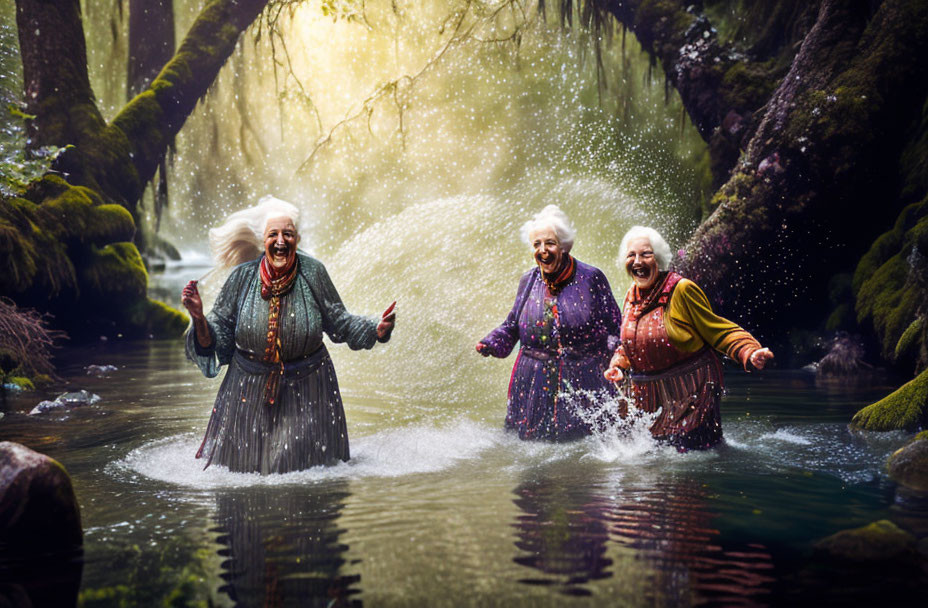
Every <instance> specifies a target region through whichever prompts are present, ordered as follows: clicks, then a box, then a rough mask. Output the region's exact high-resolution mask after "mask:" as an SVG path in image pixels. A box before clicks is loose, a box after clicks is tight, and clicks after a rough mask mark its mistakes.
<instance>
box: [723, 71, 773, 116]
mask: <svg viewBox="0 0 928 608" xmlns="http://www.w3.org/2000/svg"><path fill="white" fill-rule="evenodd" d="M774 68H775V66H774V64H773V62H770V63H747V62H736V63H734V64H732V65H731V67H729V68H728V70H727V71H726V72H725V74H724V75H723V76H722V86H721V87H720V90H721V93H722V95H723V96H724V99H725V103H726V104H727V105H728V106H729V107H730V108H733V109H735V110H740V111H742V112H744V111H748V110H751V111H753V110H756V109H757V108H759V107H761V106H763V105H764V104H765V103H766V102H767V100H768V99H770V95H771V94H772V93H773V91H774V90H776V87H777V86H778V85H779V79H780V76H779V75H775V74H774Z"/></svg>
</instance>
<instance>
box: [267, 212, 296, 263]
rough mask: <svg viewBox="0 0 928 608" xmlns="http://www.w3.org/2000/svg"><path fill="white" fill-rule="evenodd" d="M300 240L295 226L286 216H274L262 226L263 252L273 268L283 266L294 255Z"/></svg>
mask: <svg viewBox="0 0 928 608" xmlns="http://www.w3.org/2000/svg"><path fill="white" fill-rule="evenodd" d="M299 242H300V236H299V234H297V231H296V226H294V225H293V220H291V219H290V218H288V217H275V218H271V219H269V220H268V221H267V226H266V227H265V228H264V254H265V255H266V256H267V260H268V261H269V262H270V263H271V265H272V266H274V267H275V268H283V267H285V266H287V265H288V264H289V263H290V260H292V259H293V257H294V256H296V245H297V243H299Z"/></svg>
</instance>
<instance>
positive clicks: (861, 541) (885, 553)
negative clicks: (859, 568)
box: [815, 519, 916, 563]
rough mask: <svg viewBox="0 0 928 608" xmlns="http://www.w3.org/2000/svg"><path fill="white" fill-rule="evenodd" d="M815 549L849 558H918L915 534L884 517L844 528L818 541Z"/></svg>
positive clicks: (861, 561) (857, 559) (843, 558)
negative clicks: (863, 524) (851, 527)
mask: <svg viewBox="0 0 928 608" xmlns="http://www.w3.org/2000/svg"><path fill="white" fill-rule="evenodd" d="M815 550H816V552H818V553H823V554H825V555H828V556H829V557H832V558H837V559H840V560H846V561H850V562H858V563H863V562H871V563H873V562H887V561H896V560H908V559H915V556H916V553H915V537H914V536H912V535H911V534H909V533H908V532H906V531H904V530H902V529H900V528H899V527H898V526H897V525H896V524H894V523H893V522H891V521H889V520H887V519H882V520H880V521H875V522H873V523H871V524H867V525H866V526H861V527H860V528H854V529H852V530H842V531H841V532H838V533H837V534H833V535H831V536H829V537H828V538H824V539H822V540H820V541H819V542H817V543H815Z"/></svg>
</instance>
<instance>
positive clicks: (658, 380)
mask: <svg viewBox="0 0 928 608" xmlns="http://www.w3.org/2000/svg"><path fill="white" fill-rule="evenodd" d="M723 392H724V377H723V375H722V364H721V363H720V362H719V358H718V357H717V356H716V355H715V353H713V352H712V351H711V350H709V349H705V350H703V351H701V352H699V353H698V354H696V355H695V356H691V357H690V358H689V359H688V360H686V361H684V362H682V363H678V364H677V365H675V366H673V367H670V368H668V369H666V370H663V371H662V372H659V373H652V374H635V373H633V374H632V375H631V398H632V401H633V403H634V404H635V405H636V406H637V407H638V408H639V409H642V410H644V411H646V412H648V413H654V412H657V411H658V410H660V413H659V414H658V416H657V419H656V420H655V421H654V423H653V424H652V425H651V434H652V435H653V436H654V437H655V438H657V439H661V440H665V441H667V442H668V443H670V444H672V445H675V446H677V447H678V448H680V449H684V450H693V449H696V450H699V449H706V448H711V447H712V446H714V445H715V444H717V443H718V442H719V441H721V440H722V415H721V409H720V405H721V401H722V394H723Z"/></svg>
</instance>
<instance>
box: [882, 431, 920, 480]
mask: <svg viewBox="0 0 928 608" xmlns="http://www.w3.org/2000/svg"><path fill="white" fill-rule="evenodd" d="M886 464H887V468H888V469H889V476H890V477H891V478H892V479H893V481H895V482H896V483H898V484H900V485H903V486H905V487H907V488H909V489H910V490H915V491H916V492H925V493H928V431H926V432H922V433H919V434H918V436H916V438H915V439H914V440H913V441H910V442H909V443H907V444H906V445H905V446H903V447H901V448H899V449H898V450H896V451H895V452H894V453H893V455H892V456H890V457H889V462H888V463H886Z"/></svg>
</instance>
